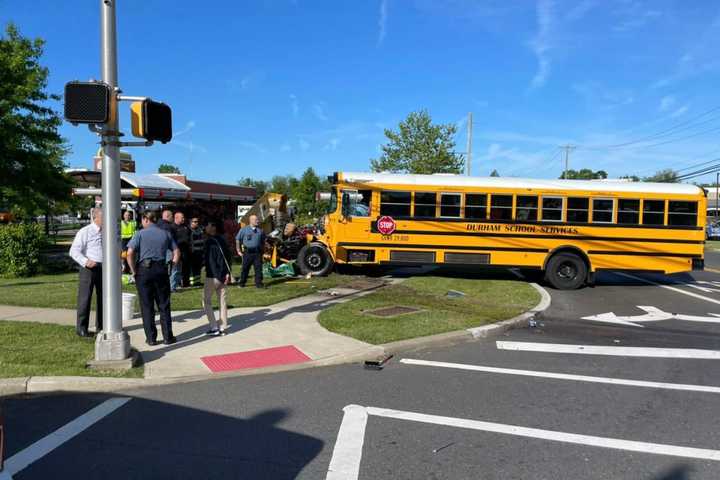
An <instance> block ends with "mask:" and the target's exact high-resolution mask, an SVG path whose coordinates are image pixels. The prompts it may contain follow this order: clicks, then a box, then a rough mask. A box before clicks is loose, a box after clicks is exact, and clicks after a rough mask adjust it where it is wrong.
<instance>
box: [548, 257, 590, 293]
mask: <svg viewBox="0 0 720 480" xmlns="http://www.w3.org/2000/svg"><path fill="white" fill-rule="evenodd" d="M587 276H588V267H587V264H586V263H585V261H584V260H583V259H582V258H580V256H579V255H576V254H574V253H570V252H559V253H556V254H555V255H553V256H552V257H551V258H550V260H549V261H548V263H547V266H546V267H545V280H546V281H547V282H548V283H549V284H550V285H552V286H553V287H554V288H556V289H558V290H575V289H577V288H580V287H582V286H583V285H584V284H585V281H586V280H587Z"/></svg>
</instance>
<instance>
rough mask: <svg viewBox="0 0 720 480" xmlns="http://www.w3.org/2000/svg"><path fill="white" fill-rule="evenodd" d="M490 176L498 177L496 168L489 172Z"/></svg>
mask: <svg viewBox="0 0 720 480" xmlns="http://www.w3.org/2000/svg"><path fill="white" fill-rule="evenodd" d="M490 176H491V177H499V176H500V174H499V173H498V171H497V170H495V169H493V171H492V172H490Z"/></svg>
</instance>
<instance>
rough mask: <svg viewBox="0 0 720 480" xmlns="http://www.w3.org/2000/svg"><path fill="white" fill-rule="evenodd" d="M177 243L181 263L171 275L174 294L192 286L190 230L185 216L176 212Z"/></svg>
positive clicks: (174, 230) (175, 237) (174, 225)
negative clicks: (178, 290) (180, 289)
mask: <svg viewBox="0 0 720 480" xmlns="http://www.w3.org/2000/svg"><path fill="white" fill-rule="evenodd" d="M172 229H173V232H175V235H174V236H173V238H174V239H175V243H177V246H178V248H179V249H180V263H178V264H176V265H175V266H174V267H173V269H172V271H171V273H170V289H171V290H172V291H173V292H174V291H176V290H177V289H178V288H180V287H187V286H189V285H190V228H188V226H187V225H186V224H185V214H184V213H182V212H175V217H174V221H173V224H172Z"/></svg>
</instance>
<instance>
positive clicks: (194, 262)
mask: <svg viewBox="0 0 720 480" xmlns="http://www.w3.org/2000/svg"><path fill="white" fill-rule="evenodd" d="M204 256H205V229H203V227H202V225H200V219H199V218H198V217H193V218H192V219H190V257H191V258H190V286H197V285H200V284H201V283H202V282H201V274H202V267H203V258H204Z"/></svg>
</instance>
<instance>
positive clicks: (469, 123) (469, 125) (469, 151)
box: [467, 112, 473, 177]
mask: <svg viewBox="0 0 720 480" xmlns="http://www.w3.org/2000/svg"><path fill="white" fill-rule="evenodd" d="M472 127H473V119H472V112H468V120H467V128H468V133H467V175H468V177H469V176H470V175H472V171H471V169H472Z"/></svg>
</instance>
